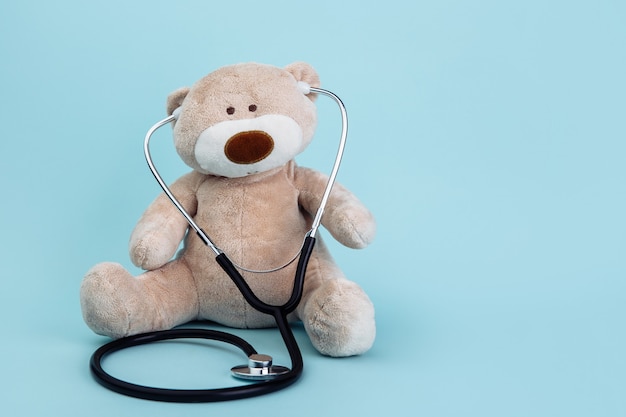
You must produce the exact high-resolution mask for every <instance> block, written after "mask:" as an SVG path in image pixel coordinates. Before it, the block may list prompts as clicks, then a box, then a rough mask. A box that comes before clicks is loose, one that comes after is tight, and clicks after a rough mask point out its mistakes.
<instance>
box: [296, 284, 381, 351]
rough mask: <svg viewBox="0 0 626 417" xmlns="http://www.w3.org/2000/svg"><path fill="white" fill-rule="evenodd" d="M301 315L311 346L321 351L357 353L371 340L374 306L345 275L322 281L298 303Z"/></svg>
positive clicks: (373, 329)
mask: <svg viewBox="0 0 626 417" xmlns="http://www.w3.org/2000/svg"><path fill="white" fill-rule="evenodd" d="M300 317H301V318H302V321H303V323H304V327H305V329H306V332H307V333H308V335H309V338H310V339H311V342H312V343H313V346H315V348H316V349H317V350H318V351H319V352H320V353H322V354H324V355H328V356H335V357H341V356H352V355H360V354H362V353H365V352H366V351H367V350H369V348H370V347H371V346H372V344H373V343H374V338H375V336H376V324H375V321H374V306H373V304H372V302H371V301H370V299H369V297H368V296H367V294H365V292H364V291H363V290H362V289H361V288H360V287H359V286H358V285H357V284H355V283H354V282H352V281H348V280H347V279H345V278H338V279H330V280H326V281H323V282H322V283H321V284H320V285H319V286H318V287H317V288H316V289H314V290H313V291H312V292H311V294H310V296H309V297H308V298H307V299H306V301H305V303H304V306H303V307H302V304H301V312H300Z"/></svg>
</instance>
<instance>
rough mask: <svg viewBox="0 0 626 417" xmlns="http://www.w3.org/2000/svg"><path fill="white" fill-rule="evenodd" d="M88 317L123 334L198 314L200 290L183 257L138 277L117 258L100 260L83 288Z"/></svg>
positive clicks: (94, 325)
mask: <svg viewBox="0 0 626 417" xmlns="http://www.w3.org/2000/svg"><path fill="white" fill-rule="evenodd" d="M80 302H81V308H82V312H83V318H84V320H85V322H86V323H87V325H88V326H89V327H90V328H91V329H92V330H93V331H94V332H96V333H98V334H101V335H105V336H110V337H112V338H120V337H124V336H129V335H133V334H138V333H145V332H148V331H154V330H164V329H169V328H172V327H174V326H176V325H178V324H182V323H185V322H187V321H190V320H193V319H194V318H195V317H196V316H197V312H198V296H197V292H196V290H195V284H194V281H193V278H192V276H191V273H190V272H189V270H188V269H187V267H186V266H185V265H184V264H183V263H182V262H179V261H173V262H170V263H169V264H167V265H165V266H163V267H162V268H159V269H157V270H154V271H147V272H145V273H143V274H141V275H139V276H138V277H133V276H132V275H131V274H130V273H129V272H128V271H126V270H125V269H124V267H122V266H121V265H119V264H116V263H101V264H98V265H96V266H94V267H93V268H92V269H91V270H90V271H89V272H88V273H87V275H86V276H85V278H84V279H83V282H82V285H81V288H80Z"/></svg>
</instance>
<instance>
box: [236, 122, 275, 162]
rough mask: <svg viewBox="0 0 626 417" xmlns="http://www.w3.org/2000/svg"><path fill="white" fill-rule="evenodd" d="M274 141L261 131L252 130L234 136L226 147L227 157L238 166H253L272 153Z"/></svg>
mask: <svg viewBox="0 0 626 417" xmlns="http://www.w3.org/2000/svg"><path fill="white" fill-rule="evenodd" d="M273 149H274V140H273V139H272V137H271V136H270V135H268V134H267V133H265V132H263V131H261V130H250V131H246V132H239V133H237V134H236V135H233V136H232V137H231V138H230V139H228V141H227V142H226V145H224V153H225V154H226V157H227V158H228V159H230V160H231V161H232V162H234V163H236V164H253V163H255V162H259V161H261V160H263V159H265V158H267V156H268V155H269V154H270V153H272V150H273Z"/></svg>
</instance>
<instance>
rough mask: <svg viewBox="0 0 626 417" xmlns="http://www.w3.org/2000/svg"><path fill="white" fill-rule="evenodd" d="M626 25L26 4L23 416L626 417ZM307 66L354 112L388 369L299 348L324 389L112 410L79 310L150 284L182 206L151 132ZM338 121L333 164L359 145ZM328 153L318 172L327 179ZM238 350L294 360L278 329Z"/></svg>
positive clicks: (590, 18)
mask: <svg viewBox="0 0 626 417" xmlns="http://www.w3.org/2000/svg"><path fill="white" fill-rule="evenodd" d="M624 22H626V6H625V3H624V2H622V1H604V0H601V1H586V2H583V1H523V2H522V1H519V2H501V1H476V2H463V1H454V0H451V1H438V2H434V1H431V2H421V1H420V2H408V1H385V2H367V1H361V2H338V1H316V2H287V1H284V2H268V1H254V2H252V1H233V2H209V1H195V2H185V1H181V2H171V1H169V2H164V1H130V2H129V1H127V2H119V1H107V2H84V1H67V0H60V1H55V2H45V1H39V2H34V1H20V2H17V1H13V2H7V1H5V2H3V3H2V5H1V6H0V57H1V58H0V59H1V65H0V94H1V96H2V99H1V100H0V124H1V125H2V127H3V134H2V140H0V187H1V188H2V191H3V193H4V197H3V198H2V203H1V207H2V216H0V231H1V234H2V243H1V245H2V250H1V251H0V253H1V254H2V255H1V256H2V263H3V267H2V269H0V271H1V272H0V273H1V275H2V289H1V290H0V299H1V303H0V314H1V315H2V317H3V337H2V350H1V355H0V370H1V371H2V390H0V398H1V401H0V414H2V415H11V416H17V415H20V416H21V415H23V416H36V415H85V416H87V415H89V416H105V415H106V416H112V415H114V416H120V417H121V416H143V415H151V416H153V417H156V416H171V415H182V414H180V413H184V415H185V416H195V415H198V416H200V415H202V416H206V415H220V416H226V415H238V416H242V415H253V414H252V413H253V412H259V410H262V412H261V415H276V416H293V415H298V416H318V415H328V416H335V415H336V416H339V415H351V416H352V415H354V416H357V415H359V416H382V415H398V416H483V417H484V416H607V417H609V416H610V417H616V416H623V415H626V395H625V394H626V336H625V334H624V333H625V331H626V326H625V323H624V322H625V319H626V307H625V298H626V260H625V259H626V220H625V215H626V197H625V191H626V190H625V187H626V167H625V162H626V161H625V158H626V145H625V140H626V81H625V79H626V77H625V76H624V74H626V26H625V24H624ZM295 60H305V61H308V62H310V63H311V64H312V65H314V66H315V67H316V68H317V70H318V71H319V73H320V75H321V78H322V82H323V86H324V87H326V88H329V89H331V90H333V91H334V92H336V93H337V94H339V95H340V96H341V97H342V98H343V100H344V101H345V103H346V105H347V106H348V111H349V116H350V122H351V125H350V136H349V143H348V149H347V154H346V160H345V164H344V165H343V167H342V171H341V172H340V178H339V179H340V181H341V182H342V183H344V184H345V185H347V186H348V187H349V188H350V189H352V190H353V191H354V192H355V193H357V195H359V196H360V197H361V199H362V200H363V201H364V202H365V203H366V204H367V205H368V206H369V207H371V209H372V210H373V211H374V213H375V214H376V216H377V219H378V222H379V235H378V238H377V241H376V242H375V244H374V245H372V246H371V247H370V248H368V249H366V250H364V251H351V250H348V249H345V248H341V247H338V246H337V245H333V251H334V253H335V256H336V258H337V260H338V262H339V263H340V264H341V265H342V267H343V269H344V270H345V271H346V273H347V274H348V275H349V276H350V277H351V278H352V279H354V280H356V281H358V282H359V283H360V284H361V285H362V286H363V287H364V288H365V289H366V290H367V292H368V293H369V294H370V296H371V298H372V299H373V301H374V303H375V305H376V308H377V323H378V338H377V342H376V344H375V346H374V348H373V349H372V350H371V351H370V352H368V353H367V354H366V355H364V356H362V357H357V358H349V359H341V360H337V359H330V358H325V357H321V356H319V355H318V354H316V353H315V351H314V350H313V348H312V347H311V346H310V344H309V343H308V340H307V338H306V335H305V334H304V332H302V331H301V329H297V337H298V339H299V340H300V342H301V345H302V348H303V351H304V355H305V357H304V359H305V367H306V369H305V374H304V376H303V378H302V380H301V381H300V382H299V383H298V384H297V385H296V386H293V387H291V388H290V389H288V390H286V391H283V392H281V393H277V394H273V395H271V396H267V397H262V398H256V399H251V400H244V401H238V402H234V403H220V404H191V405H189V404H186V405H185V404H184V405H180V404H163V403H155V402H149V401H143V400H137V399H133V398H128V397H124V396H121V395H118V394H115V393H112V392H109V391H107V390H106V389H104V388H101V387H100V386H99V385H98V384H96V383H95V382H94V381H93V380H92V378H91V377H90V375H89V371H88V367H87V362H88V359H89V356H90V355H91V353H92V352H93V350H94V349H95V348H96V347H97V346H99V345H100V344H102V343H103V342H105V339H104V338H101V337H99V336H96V335H94V334H93V333H91V331H90V330H89V329H88V328H87V327H86V326H85V325H84V324H83V322H82V318H81V314H80V307H79V303H78V288H79V285H80V281H81V279H82V276H83V274H84V273H85V272H86V271H87V269H89V268H90V267H91V266H92V265H93V264H95V263H97V262H100V261H104V260H112V261H118V262H121V263H123V264H124V265H125V266H127V267H130V266H131V265H130V262H129V260H128V256H127V253H126V250H127V249H126V247H127V241H128V236H129V234H130V231H131V230H132V227H133V225H134V223H135V221H136V220H137V218H138V216H139V215H140V214H141V212H142V211H143V209H144V208H145V207H146V206H147V205H148V204H149V202H150V201H151V200H152V199H153V198H154V197H155V196H156V194H157V192H158V188H157V186H156V184H155V183H154V181H153V179H152V178H151V176H150V174H149V172H148V171H147V168H146V167H145V163H144V161H143V156H142V153H141V141H142V139H143V135H144V133H145V131H146V129H147V128H148V127H149V126H150V125H151V124H152V123H154V122H155V121H156V120H158V119H159V118H161V116H162V115H163V114H164V102H165V97H166V96H167V94H168V93H169V92H170V91H172V90H174V89H176V88H178V87H180V86H184V85H189V84H191V83H193V82H194V81H195V80H197V79H198V78H200V77H201V76H202V75H204V74H205V73H207V72H209V71H211V70H213V69H215V68H218V67H220V66H223V65H227V64H231V63H236V62H243V61H258V62H264V63H270V64H275V65H286V64H288V63H290V62H292V61H295ZM319 104H320V111H321V115H322V122H321V124H322V125H321V126H320V131H319V134H318V136H317V142H318V143H321V142H322V141H324V140H326V139H328V140H329V141H335V138H336V133H335V132H336V129H334V125H333V123H334V120H335V119H334V118H336V117H337V116H336V114H335V113H334V111H335V110H334V108H333V104H332V103H330V104H329V103H323V102H322V101H321V100H320V102H319ZM164 143H165V145H164V146H166V145H169V142H168V141H167V140H165V141H164ZM316 145H317V143H316ZM316 149H317V148H312V151H311V153H310V154H309V155H308V156H305V157H303V158H302V161H303V163H304V162H306V164H307V165H313V166H316V167H320V169H324V168H325V166H326V165H324V164H328V162H327V161H328V157H325V156H324V155H322V152H321V151H317V150H316ZM158 157H159V158H160V166H161V167H163V170H164V171H165V173H166V175H169V178H172V177H175V176H177V175H180V174H181V173H182V172H184V168H182V166H181V165H180V164H179V163H178V161H177V160H176V157H175V155H173V154H170V153H167V152H166V151H165V150H164V151H163V153H159V154H158ZM331 158H332V157H331ZM237 333H238V334H240V335H243V336H244V337H246V338H249V339H251V341H252V342H253V344H254V343H255V341H259V342H260V344H261V348H260V350H267V351H268V352H273V351H276V350H278V352H279V353H278V354H277V355H278V356H279V357H280V355H284V353H282V354H281V353H280V352H281V348H280V343H279V341H278V340H277V335H276V334H275V333H273V331H271V330H264V331H247V332H242V331H238V332H237ZM262 346H267V347H268V348H267V349H263V348H262ZM185 358H187V359H188V361H185V360H184V359H185ZM222 359H223V360H222ZM233 361H234V363H233ZM237 362H241V360H239V359H238V357H235V356H234V354H233V353H232V352H230V351H226V350H224V349H220V348H217V349H214V350H208V351H205V350H203V349H201V348H200V347H199V346H198V345H197V344H193V343H179V344H172V345H170V346H169V348H167V347H166V349H164V348H163V346H159V347H154V349H147V350H145V351H136V352H129V353H128V354H124V355H121V356H120V357H118V358H116V359H115V360H114V361H112V362H111V364H110V366H111V367H113V368H114V369H115V370H116V371H117V370H119V372H124V376H126V375H128V377H129V378H133V379H134V380H137V381H142V382H145V383H150V381H155V383H158V384H164V385H168V384H171V385H172V386H173V387H187V386H192V387H198V385H202V384H203V383H204V379H202V378H203V377H204V376H205V374H206V378H207V380H206V381H207V384H209V385H210V384H213V383H215V384H216V386H217V385H219V384H221V383H223V382H225V381H226V382H227V383H229V382H230V380H229V379H221V378H222V377H221V376H220V375H216V374H215V372H217V373H219V372H223V371H222V369H220V368H219V367H220V366H222V367H224V371H226V370H227V369H228V368H229V367H230V366H233V365H236V364H237ZM283 362H284V361H283ZM133 364H136V365H137V367H136V368H132V365H133ZM154 364H156V365H158V366H164V367H165V369H164V371H163V373H159V371H158V369H153V366H154ZM214 366H215V367H217V368H218V369H212V367H214ZM254 415H257V414H254Z"/></svg>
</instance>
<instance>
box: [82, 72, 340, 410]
mask: <svg viewBox="0 0 626 417" xmlns="http://www.w3.org/2000/svg"><path fill="white" fill-rule="evenodd" d="M299 87H300V88H301V89H302V90H303V92H304V93H305V94H309V93H317V94H322V95H325V96H327V97H330V98H332V99H333V100H335V102H336V103H337V105H338V106H339V109H340V111H341V122H342V129H341V139H340V142H339V148H338V150H337V155H336V157H335V163H334V165H333V168H332V170H331V173H330V175H329V177H328V182H327V183H326V188H325V190H324V194H323V195H322V199H321V201H320V205H319V207H318V209H317V212H316V214H315V217H314V218H313V222H312V225H311V229H310V230H309V231H308V232H307V234H306V236H305V238H304V241H303V244H302V247H301V249H300V252H299V257H297V256H296V258H298V264H297V267H296V273H295V277H294V283H293V290H292V293H291V297H290V298H289V300H288V301H287V302H286V303H284V304H283V305H279V306H276V305H270V304H267V303H264V302H263V301H261V300H260V299H259V298H258V297H257V296H256V295H255V294H254V292H253V291H252V290H251V289H250V286H248V284H247V282H246V280H245V279H244V278H243V276H242V275H241V274H240V273H239V271H238V269H237V267H236V266H235V265H234V264H233V263H232V262H231V261H230V259H228V257H227V256H226V254H225V253H224V252H222V251H221V250H220V249H219V248H218V247H217V246H216V245H215V244H214V243H213V241H212V240H211V238H209V236H208V235H207V234H206V233H205V231H204V230H202V228H200V227H199V226H198V225H197V224H196V222H195V221H194V220H193V218H192V217H191V216H190V215H189V213H188V212H187V211H186V210H185V208H184V207H183V206H182V205H181V203H180V202H179V201H178V199H177V198H176V197H175V196H174V195H173V194H172V192H171V191H170V189H169V187H168V186H167V185H166V184H165V182H164V181H163V178H162V177H161V175H160V174H159V172H158V171H157V169H156V167H155V166H154V163H153V161H152V156H151V155H150V146H149V145H150V138H151V137H152V135H153V134H154V132H155V131H156V130H157V129H159V128H161V127H163V126H165V125H167V124H169V123H172V122H174V121H176V119H177V118H178V114H179V111H176V110H175V111H174V112H173V114H172V115H171V116H169V117H167V118H165V119H163V120H161V121H159V122H157V123H156V124H155V125H154V126H152V127H151V128H150V129H149V130H148V132H147V133H146V136H145V140H144V154H145V157H146V161H147V163H148V167H149V168H150V171H151V172H152V174H153V175H154V178H155V179H156V180H157V182H158V183H159V185H160V186H161V188H162V189H163V191H164V192H165V194H166V195H167V197H168V198H169V199H170V200H171V202H172V203H173V204H174V205H175V206H176V208H177V209H178V210H179V211H180V212H181V214H182V215H183V216H184V217H185V219H186V220H187V222H188V223H189V226H190V227H191V228H192V229H194V231H195V232H196V234H197V235H198V236H199V237H200V239H202V241H203V242H204V243H205V244H206V245H207V246H208V247H209V248H210V249H211V250H212V251H213V252H214V253H215V260H216V261H217V263H218V264H219V265H220V266H221V268H222V269H223V270H224V272H226V274H228V276H229V277H230V278H231V279H232V280H233V282H234V283H235V285H236V286H237V288H238V289H239V291H240V292H241V294H242V295H243V297H244V298H245V299H246V301H247V302H248V303H249V304H250V305H251V306H252V307H253V308H254V309H256V310H258V311H260V312H261V313H265V314H269V315H271V316H272V317H273V318H274V320H275V321H276V326H277V327H278V330H279V331H280V334H281V336H282V339H283V342H284V343H285V347H286V348H287V351H288V353H289V358H290V361H291V368H287V367H284V366H278V365H274V364H273V363H272V357H271V356H269V355H264V354H259V353H258V352H257V351H256V350H255V349H254V348H253V347H252V345H250V344H249V343H248V342H246V341H245V340H243V339H241V338H240V337H238V336H235V335H233V334H230V333H225V332H221V331H217V330H208V329H186V328H181V329H171V330H162V331H156V332H150V333H143V334H138V335H134V336H128V337H124V338H121V339H118V340H114V341H112V342H109V343H107V344H105V345H103V346H102V347H100V348H99V349H97V350H96V351H95V352H94V353H93V355H92V356H91V360H90V368H91V372H92V374H93V376H94V377H95V379H96V380H97V381H98V382H99V383H100V384H101V385H103V386H105V387H106V388H109V389H111V390H113V391H115V392H118V393H120V394H124V395H129V396H132V397H137V398H143V399H148V400H156V401H168V402H213V401H228V400H236V399H240V398H248V397H254V396H258V395H263V394H268V393H271V392H274V391H278V390H280V389H283V388H286V387H287V386H289V385H291V384H293V383H294V382H296V381H297V380H298V378H299V377H300V375H301V374H302V369H303V361H302V354H301V352H300V348H299V347H298V344H297V342H296V339H295V337H294V335H293V332H292V331H291V328H290V327H289V323H288V320H287V315H288V314H289V313H291V312H293V311H294V310H295V309H296V307H297V306H298V303H299V302H300V299H301V298H302V289H303V286H304V276H305V273H306V268H307V264H308V261H309V258H310V256H311V253H312V252H313V247H314V246H315V236H316V235H317V231H318V228H319V226H320V224H321V221H322V215H323V213H324V208H325V206H326V203H327V201H328V198H329V196H330V192H331V190H332V188H333V184H334V183H335V179H336V177H337V172H338V171H339V166H340V164H341V159H342V157H343V151H344V148H345V143H346V138H347V135H348V117H347V113H346V108H345V106H344V105H343V102H342V101H341V100H340V99H339V97H337V96H336V95H335V94H333V93H332V92H330V91H328V90H324V89H321V88H316V87H310V86H308V85H306V84H304V83H299ZM296 258H294V259H293V260H292V261H291V262H293V261H295V259H296ZM291 262H289V263H291ZM283 267H284V266H281V267H279V268H277V269H280V268H283ZM242 269H243V268H242ZM244 270H245V269H244ZM262 272H267V271H262ZM173 339H210V340H216V341H220V342H225V343H229V344H231V345H233V346H236V347H238V348H239V349H241V350H242V351H243V353H244V354H245V355H246V356H247V358H248V363H247V364H245V365H240V366H235V367H233V368H231V374H232V375H233V376H234V377H236V378H240V379H244V380H248V381H253V383H251V384H247V385H242V386H233V387H227V388H214V389H169V388H156V387H149V386H145V385H138V384H134V383H130V382H126V381H123V380H121V379H118V378H115V377H113V376H112V375H110V374H108V373H107V372H106V371H105V370H104V369H103V367H102V360H103V359H104V357H105V356H107V355H110V354H111V353H113V352H116V351H119V350H122V349H126V348H129V347H133V346H139V345H144V344H147V343H152V342H157V341H163V340H173Z"/></svg>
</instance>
